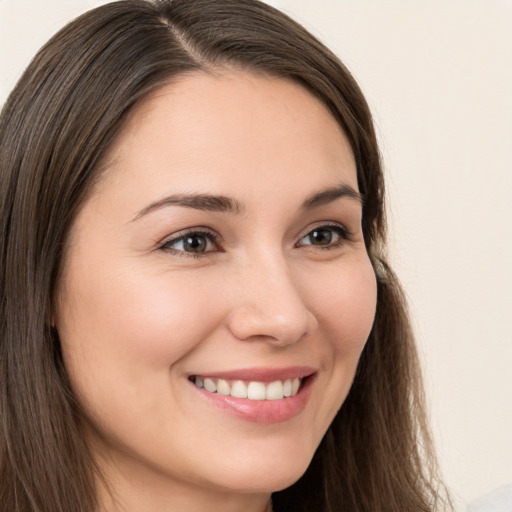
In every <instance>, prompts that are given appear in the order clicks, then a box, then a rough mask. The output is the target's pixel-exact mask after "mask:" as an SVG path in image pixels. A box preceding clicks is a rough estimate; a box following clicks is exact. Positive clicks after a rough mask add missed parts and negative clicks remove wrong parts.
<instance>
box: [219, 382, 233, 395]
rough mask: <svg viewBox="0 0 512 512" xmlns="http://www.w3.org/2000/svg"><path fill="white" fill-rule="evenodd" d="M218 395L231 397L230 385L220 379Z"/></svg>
mask: <svg viewBox="0 0 512 512" xmlns="http://www.w3.org/2000/svg"><path fill="white" fill-rule="evenodd" d="M217 393H219V395H229V394H230V393H231V389H230V387H229V384H228V383H227V382H226V381H225V380H223V379H219V380H218V381H217Z"/></svg>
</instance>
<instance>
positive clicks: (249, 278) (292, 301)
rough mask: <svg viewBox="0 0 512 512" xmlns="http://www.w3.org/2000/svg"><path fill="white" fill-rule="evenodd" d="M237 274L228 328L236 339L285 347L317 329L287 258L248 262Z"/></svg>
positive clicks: (267, 258) (314, 319)
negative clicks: (284, 259)
mask: <svg viewBox="0 0 512 512" xmlns="http://www.w3.org/2000/svg"><path fill="white" fill-rule="evenodd" d="M234 277H235V286H234V291H233V294H232V296H231V300H232V304H231V306H232V307H231V311H230V314H229V316H228V327H229V330H230V331H231V333H232V334H233V335H234V336H235V337H236V338H238V339H240V340H247V341H249V340H254V341H255V340H258V339H259V340H265V341H267V342H270V343H272V344H274V345H277V346H283V347H284V346H287V345H290V344H293V343H296V342H297V341H299V340H300V339H301V338H302V337H303V336H304V335H306V334H307V333H311V332H312V331H313V330H314V329H315V327H316V325H317V321H316V317H315V316H314V315H313V313H312V312H311V311H310V310H309V309H308V307H307V305H306V303H305V301H304V298H305V297H304V293H303V292H302V293H301V291H300V290H301V287H300V286H299V285H300V283H299V282H297V279H294V278H293V277H292V275H291V274H290V269H289V268H288V266H287V264H286V262H285V261H283V260H279V259H278V260H277V261H276V259H275V258H270V257H268V255H267V257H266V258H262V259H261V260H260V261H259V262H258V261H255V260H252V261H251V262H250V263H248V264H246V265H244V267H243V268H242V269H239V271H237V272H236V275H235V276H234ZM232 290H233V289H232Z"/></svg>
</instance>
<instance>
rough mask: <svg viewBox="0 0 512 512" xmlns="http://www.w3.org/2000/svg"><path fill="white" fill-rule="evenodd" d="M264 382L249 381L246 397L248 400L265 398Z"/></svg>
mask: <svg viewBox="0 0 512 512" xmlns="http://www.w3.org/2000/svg"><path fill="white" fill-rule="evenodd" d="M265 394H266V393H265V384H263V382H249V385H248V386H247V398H248V399H249V400H265V398H266V397H265Z"/></svg>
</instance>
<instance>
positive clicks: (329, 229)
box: [299, 226, 348, 247]
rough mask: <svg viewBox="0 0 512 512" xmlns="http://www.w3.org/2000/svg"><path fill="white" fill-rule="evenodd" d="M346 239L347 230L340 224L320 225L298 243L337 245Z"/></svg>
mask: <svg viewBox="0 0 512 512" xmlns="http://www.w3.org/2000/svg"><path fill="white" fill-rule="evenodd" d="M347 239H348V232H347V230H346V229H345V228H342V227H341V226H320V227H318V228H315V229H313V230H312V231H310V232H309V233H308V234H307V235H306V236H305V237H303V238H302V239H301V240H300V242H299V245H314V246H319V247H329V246H333V247H335V246H337V245H339V244H340V243H341V242H342V241H343V240H347Z"/></svg>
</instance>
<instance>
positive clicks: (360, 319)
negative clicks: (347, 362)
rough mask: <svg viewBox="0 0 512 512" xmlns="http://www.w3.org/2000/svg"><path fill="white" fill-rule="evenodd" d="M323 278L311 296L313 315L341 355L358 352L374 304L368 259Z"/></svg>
mask: <svg viewBox="0 0 512 512" xmlns="http://www.w3.org/2000/svg"><path fill="white" fill-rule="evenodd" d="M334 276H335V277H333V276H332V275H331V277H330V278H324V280H323V282H322V283H321V284H322V285H321V286H319V287H317V288H316V289H317V290H322V293H321V294H318V295H317V296H316V297H314V299H313V302H314V304H315V310H316V316H317V318H318V319H319V321H320V325H321V326H324V328H325V329H326V334H327V335H328V338H329V339H330V341H331V347H332V348H333V350H334V351H335V352H336V355H337V356H340V357H356V358H359V355H360V353H361V351H362V349H363V347H364V345H365V343H366V340H367V339H368V336H369V334H370V331H371V328H372V325H373V320H374V317H375V310H376V303H377V282H376V278H375V274H374V271H373V268H372V266H371V263H370V261H369V260H368V259H367V258H362V259H361V260H356V262H355V263H354V264H353V265H351V266H348V265H347V266H346V268H345V267H343V268H342V269H341V270H340V271H339V272H336V273H334Z"/></svg>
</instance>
